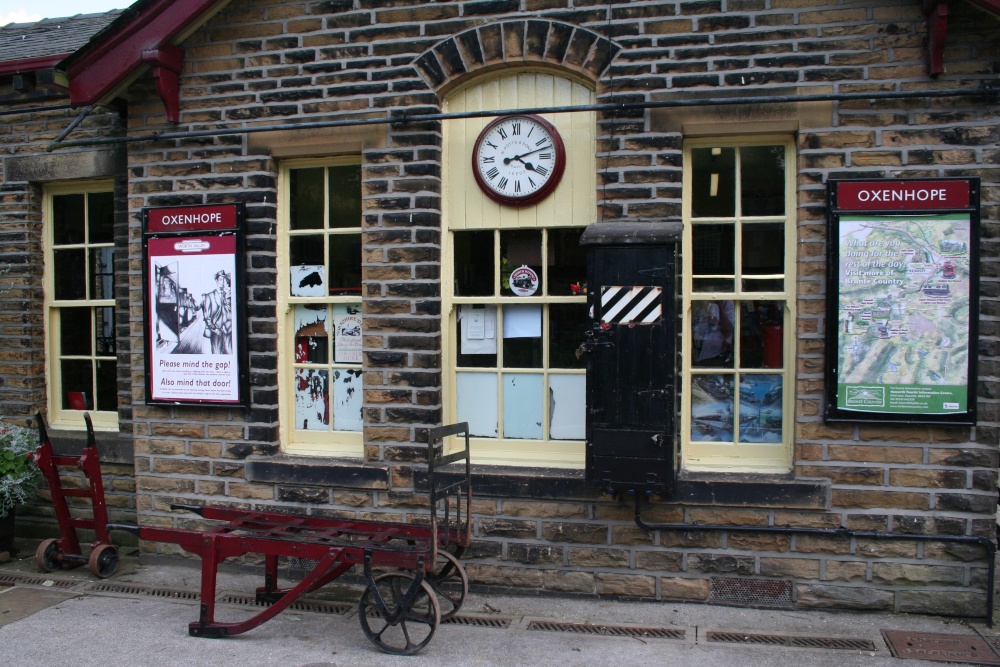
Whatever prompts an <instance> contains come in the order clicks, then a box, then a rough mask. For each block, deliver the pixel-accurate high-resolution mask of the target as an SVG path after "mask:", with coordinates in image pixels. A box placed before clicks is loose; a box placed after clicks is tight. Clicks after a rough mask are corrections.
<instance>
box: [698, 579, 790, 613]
mask: <svg viewBox="0 0 1000 667" xmlns="http://www.w3.org/2000/svg"><path fill="white" fill-rule="evenodd" d="M708 601H709V602H710V603H712V602H714V603H719V604H731V605H739V606H741V607H777V608H781V609H788V608H791V607H792V606H793V602H792V582H790V581H784V580H777V579H746V578H743V577H712V578H711V579H709V581H708Z"/></svg>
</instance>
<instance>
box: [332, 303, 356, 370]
mask: <svg viewBox="0 0 1000 667" xmlns="http://www.w3.org/2000/svg"><path fill="white" fill-rule="evenodd" d="M331 310H332V311H333V360H334V362H336V363H338V364H360V363H361V304H360V303H353V304H347V303H345V304H340V303H338V304H335V305H333V306H332V307H331Z"/></svg>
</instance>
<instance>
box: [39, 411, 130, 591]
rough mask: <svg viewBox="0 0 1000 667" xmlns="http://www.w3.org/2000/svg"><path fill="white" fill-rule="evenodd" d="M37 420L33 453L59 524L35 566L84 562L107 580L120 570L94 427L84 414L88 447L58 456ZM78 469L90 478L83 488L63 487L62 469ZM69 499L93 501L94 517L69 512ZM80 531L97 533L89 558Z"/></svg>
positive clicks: (55, 566) (51, 568)
mask: <svg viewBox="0 0 1000 667" xmlns="http://www.w3.org/2000/svg"><path fill="white" fill-rule="evenodd" d="M36 419H37V420H38V441H39V443H40V444H39V447H38V450H37V451H36V452H35V453H34V454H32V458H33V459H34V461H35V463H36V464H37V465H38V467H39V468H40V469H41V471H42V474H43V475H45V479H46V480H47V481H48V483H49V493H50V494H51V495H52V505H53V506H54V508H55V512H56V520H57V521H58V522H59V535H60V536H59V538H58V539H56V538H51V539H47V540H45V541H43V542H42V543H41V544H40V545H38V549H37V550H36V551H35V558H34V560H35V563H37V564H38V566H39V567H40V568H41V569H43V570H45V571H46V572H52V571H54V570H58V569H60V568H64V569H69V568H74V567H79V566H81V565H83V564H84V563H86V564H87V568H88V569H89V570H90V571H91V572H92V573H93V574H94V575H95V576H97V577H100V578H101V579H105V578H107V577H110V576H111V575H113V574H114V573H115V572H117V571H118V565H119V558H118V548H117V547H116V546H115V545H113V544H111V537H110V535H109V534H108V528H107V526H108V508H107V505H106V504H105V502H104V481H103V480H102V478H101V459H100V456H99V455H98V453H97V438H96V437H95V436H94V425H93V423H92V422H91V421H90V415H89V414H86V413H84V415H83V420H84V422H85V423H86V424H87V446H86V447H84V448H83V451H82V452H81V453H80V456H56V455H55V453H54V452H53V451H52V441H51V440H49V435H48V432H47V431H46V430H45V421H44V420H43V419H42V414H41V413H38V415H37V416H36ZM60 467H63V468H73V467H76V468H79V469H80V470H82V471H83V474H84V475H85V476H86V478H87V486H86V487H84V488H79V489H77V488H67V487H65V486H63V483H62V478H60V476H59V468H60ZM67 498H90V509H91V517H90V518H86V517H79V516H77V517H74V516H73V515H72V513H71V512H70V509H69V502H68V501H67ZM77 528H89V529H91V530H93V531H94V535H95V538H94V541H93V542H91V544H90V555H89V556H84V555H83V550H82V549H81V548H80V539H79V537H78V536H77V534H76V529H77Z"/></svg>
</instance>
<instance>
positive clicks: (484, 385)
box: [452, 228, 587, 463]
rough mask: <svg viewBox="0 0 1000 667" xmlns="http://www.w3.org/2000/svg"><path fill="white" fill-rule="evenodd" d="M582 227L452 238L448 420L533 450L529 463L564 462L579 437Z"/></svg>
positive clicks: (515, 448)
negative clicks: (451, 407)
mask: <svg viewBox="0 0 1000 667" xmlns="http://www.w3.org/2000/svg"><path fill="white" fill-rule="evenodd" d="M581 232H582V230H581V229H579V228H566V229H530V230H521V229H517V230H500V229H496V230H478V231H461V232H458V231H456V232H455V233H454V236H453V243H454V250H453V257H454V289H455V296H454V297H453V303H454V304H455V306H456V309H455V312H456V315H455V318H454V319H453V321H452V326H453V327H454V338H453V340H454V341H455V342H454V355H455V359H454V369H455V376H454V394H455V401H456V416H457V420H458V421H467V422H469V431H470V435H471V436H473V437H476V438H489V439H493V441H494V442H493V443H490V444H492V445H494V447H495V448H496V449H500V450H508V451H509V452H510V453H511V454H516V455H517V456H518V457H519V458H522V459H523V458H527V454H529V453H531V452H534V456H533V457H532V459H533V460H535V461H537V460H539V459H542V460H548V461H551V462H559V461H562V462H564V463H565V462H566V461H567V460H571V457H572V456H573V453H574V451H575V450H576V449H577V448H578V446H579V441H581V440H583V439H584V437H585V431H584V424H585V410H586V376H585V367H586V365H585V363H584V361H583V360H582V359H581V358H580V357H579V356H578V354H577V350H578V348H579V346H580V344H581V343H582V342H583V332H584V330H585V328H586V321H587V319H586V315H587V313H586V296H585V295H584V293H583V289H584V283H585V280H586V272H587V268H586V259H585V256H584V251H583V249H582V248H581V247H580V234H581ZM543 257H544V258H545V260H544V261H543V259H542V258H543ZM483 460H484V459H483V457H479V458H478V459H477V461H480V462H481V461H483Z"/></svg>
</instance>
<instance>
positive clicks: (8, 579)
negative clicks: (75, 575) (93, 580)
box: [0, 572, 81, 588]
mask: <svg viewBox="0 0 1000 667" xmlns="http://www.w3.org/2000/svg"><path fill="white" fill-rule="evenodd" d="M0 582H4V583H11V584H24V585H26V586H45V587H46V588H73V587H75V586H77V585H78V584H80V583H81V582H80V581H77V580H73V579H50V578H49V577H38V576H35V575H31V574H17V573H15V572H4V573H2V574H0Z"/></svg>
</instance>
